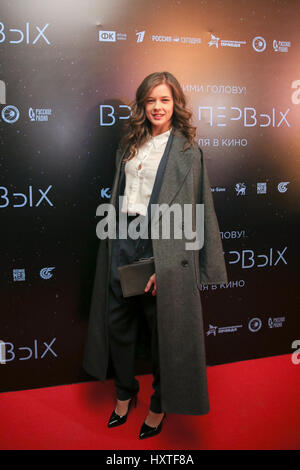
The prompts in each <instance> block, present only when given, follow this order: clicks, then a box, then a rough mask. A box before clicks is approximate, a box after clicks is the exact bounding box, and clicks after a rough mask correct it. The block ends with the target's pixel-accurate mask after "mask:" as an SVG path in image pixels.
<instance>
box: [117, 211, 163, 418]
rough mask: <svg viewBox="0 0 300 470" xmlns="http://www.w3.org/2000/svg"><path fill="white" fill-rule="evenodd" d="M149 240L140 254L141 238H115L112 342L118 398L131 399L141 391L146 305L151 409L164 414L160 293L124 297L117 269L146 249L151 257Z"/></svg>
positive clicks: (129, 218)
mask: <svg viewBox="0 0 300 470" xmlns="http://www.w3.org/2000/svg"><path fill="white" fill-rule="evenodd" d="M133 219H134V216H129V217H128V223H130V221H131V220H133ZM149 243H151V245H152V242H151V239H150V240H148V241H147V242H146V245H144V247H146V250H145V249H144V250H143V252H142V253H139V252H138V250H139V248H138V246H140V244H138V241H137V240H133V239H130V238H128V239H124V240H123V239H122V240H120V239H115V240H113V249H112V262H111V275H110V283H109V309H108V329H109V345H110V356H111V360H112V365H113V369H114V377H115V386H116V391H117V398H118V399H119V400H128V399H129V398H131V397H132V396H133V395H135V394H136V393H137V392H138V390H139V383H138V381H137V380H136V378H135V376H134V363H135V352H136V341H137V333H138V320H139V319H138V315H139V309H141V308H142V309H143V313H144V317H145V318H146V321H147V323H148V329H149V332H150V334H151V356H152V371H153V376H154V380H153V383H152V386H153V389H154V393H153V394H152V396H151V399H150V410H151V411H153V412H155V413H161V412H162V409H161V398H160V370H159V348H158V333H157V309H156V296H152V294H151V292H146V293H145V294H143V295H139V296H133V297H128V298H124V297H123V295H122V289H121V284H120V278H119V273H118V269H117V268H118V266H120V265H124V264H128V263H131V262H132V261H133V260H135V259H138V257H139V256H145V252H146V253H147V256H148V255H149V254H151V253H150V252H149V249H150V251H151V247H149ZM147 244H148V245H147Z"/></svg>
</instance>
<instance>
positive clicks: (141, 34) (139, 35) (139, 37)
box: [135, 31, 146, 42]
mask: <svg viewBox="0 0 300 470" xmlns="http://www.w3.org/2000/svg"><path fill="white" fill-rule="evenodd" d="M145 33H146V31H139V32H138V33H135V34H136V36H137V38H136V42H143V41H144V37H145Z"/></svg>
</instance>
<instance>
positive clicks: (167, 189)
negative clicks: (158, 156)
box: [157, 131, 193, 220]
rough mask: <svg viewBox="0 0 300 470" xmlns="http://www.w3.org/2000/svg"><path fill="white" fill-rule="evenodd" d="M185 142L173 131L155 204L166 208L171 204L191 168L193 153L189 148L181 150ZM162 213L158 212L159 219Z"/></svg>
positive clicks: (182, 137) (178, 133)
mask: <svg viewBox="0 0 300 470" xmlns="http://www.w3.org/2000/svg"><path fill="white" fill-rule="evenodd" d="M185 142H186V139H185V138H184V136H183V135H182V134H181V133H180V132H178V131H175V132H174V137H173V142H172V146H171V148H170V153H169V156H168V161H167V165H166V168H165V172H164V177H163V180H162V182H161V188H160V192H159V196H158V199H157V204H163V203H164V204H167V205H168V206H170V205H171V204H172V201H173V200H174V199H175V197H176V195H177V193H178V191H179V190H180V188H181V186H182V184H183V182H184V180H185V177H186V176H187V174H188V172H189V170H190V168H191V166H192V161H193V151H192V149H191V147H189V148H188V149H187V150H185V151H184V150H183V147H184V144H185ZM163 212H164V211H161V212H160V216H159V219H160V217H162V215H163ZM159 219H158V220H159Z"/></svg>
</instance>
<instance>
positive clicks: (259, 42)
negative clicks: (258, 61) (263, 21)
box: [252, 36, 267, 52]
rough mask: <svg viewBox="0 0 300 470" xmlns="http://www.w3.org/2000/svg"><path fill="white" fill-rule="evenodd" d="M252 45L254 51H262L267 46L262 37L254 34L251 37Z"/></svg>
mask: <svg viewBox="0 0 300 470" xmlns="http://www.w3.org/2000/svg"><path fill="white" fill-rule="evenodd" d="M252 47H253V49H254V50H255V51H256V52H263V51H264V50H265V49H266V47H267V43H266V41H265V39H264V38H263V37H261V36H256V37H255V38H253V39H252Z"/></svg>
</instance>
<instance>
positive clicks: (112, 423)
mask: <svg viewBox="0 0 300 470" xmlns="http://www.w3.org/2000/svg"><path fill="white" fill-rule="evenodd" d="M132 405H133V406H134V407H135V408H136V405H137V394H136V395H134V396H133V397H132V398H131V399H130V402H129V403H128V410H127V413H126V415H123V416H119V415H117V413H116V412H115V410H114V411H113V412H112V414H111V417H110V418H109V421H108V423H107V426H108V427H109V428H114V427H116V426H120V425H121V424H124V423H126V421H127V416H128V413H129V410H130V408H131V406H132Z"/></svg>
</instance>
